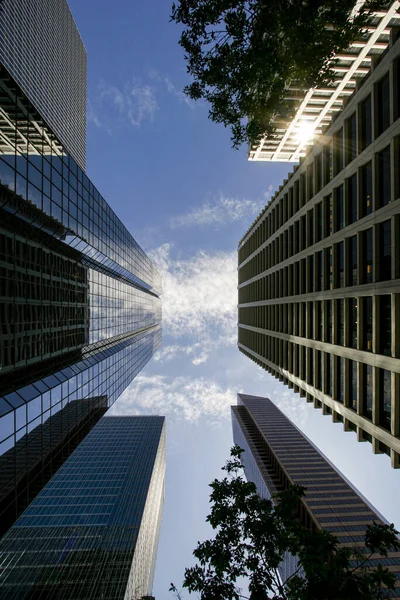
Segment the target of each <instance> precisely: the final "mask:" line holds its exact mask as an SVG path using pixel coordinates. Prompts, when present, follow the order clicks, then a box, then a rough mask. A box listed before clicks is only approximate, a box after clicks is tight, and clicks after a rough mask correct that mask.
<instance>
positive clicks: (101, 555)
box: [0, 417, 165, 600]
mask: <svg viewBox="0 0 400 600" xmlns="http://www.w3.org/2000/svg"><path fill="white" fill-rule="evenodd" d="M164 421H165V419H164V417H104V418H102V419H101V420H100V421H99V423H98V424H97V425H96V427H94V428H93V429H92V431H91V432H90V433H89V434H88V435H87V436H86V438H85V440H84V441H83V442H82V443H81V444H80V445H79V447H78V448H77V449H76V450H75V451H74V452H73V453H72V454H71V456H70V457H69V458H68V460H67V461H66V462H65V463H64V465H63V466H62V467H61V468H60V469H59V470H58V472H57V473H56V475H55V476H54V477H53V478H52V479H51V481H50V482H49V483H48V484H47V485H46V486H45V487H44V488H43V490H42V491H41V492H40V494H39V495H38V496H37V497H36V498H35V500H34V501H33V502H32V503H31V505H30V506H29V507H28V508H27V509H26V510H25V512H24V513H23V514H22V516H21V517H20V518H19V519H18V521H17V522H16V523H15V525H14V526H13V527H12V528H11V529H10V530H9V531H8V533H7V534H6V535H5V536H4V537H3V539H2V540H1V541H0V557H1V558H0V563H1V566H0V596H1V597H4V598H8V599H9V600H17V599H18V600H20V599H21V598H39V597H41V598H46V599H48V600H51V599H54V600H56V599H57V600H63V599H65V600H67V599H68V600H72V599H75V600H88V599H89V598H102V599H103V600H118V599H121V600H124V599H125V598H140V597H141V596H142V595H146V594H150V593H151V590H152V583H153V576H154V567H155V559H156V551H157V544H158V537H159V529H160V521H161V512H162V505H163V500H164V476H165V423H164ZM82 573H84V577H82Z"/></svg>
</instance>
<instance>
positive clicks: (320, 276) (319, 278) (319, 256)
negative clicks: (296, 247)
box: [315, 250, 324, 292]
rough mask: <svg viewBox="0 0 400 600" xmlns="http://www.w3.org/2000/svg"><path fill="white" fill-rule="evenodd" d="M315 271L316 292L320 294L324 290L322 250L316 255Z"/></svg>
mask: <svg viewBox="0 0 400 600" xmlns="http://www.w3.org/2000/svg"><path fill="white" fill-rule="evenodd" d="M315 257H316V270H317V291H319V292H321V291H322V290H323V289H324V273H323V268H322V265H323V260H322V250H320V252H317V253H316V255H315Z"/></svg>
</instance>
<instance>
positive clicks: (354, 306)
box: [238, 35, 400, 467]
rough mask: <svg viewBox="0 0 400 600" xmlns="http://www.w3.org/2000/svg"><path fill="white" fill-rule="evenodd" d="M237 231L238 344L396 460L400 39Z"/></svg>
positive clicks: (399, 428)
mask: <svg viewBox="0 0 400 600" xmlns="http://www.w3.org/2000/svg"><path fill="white" fill-rule="evenodd" d="M392 41H393V43H392V44H391V45H390V46H389V47H388V50H387V52H386V53H385V54H384V55H382V57H381V60H380V61H378V62H377V63H373V65H372V69H371V71H370V72H369V74H368V75H367V76H366V77H365V78H364V79H363V80H362V81H361V82H360V84H359V85H358V88H357V90H356V91H355V92H354V94H353V95H352V96H351V97H350V98H349V99H348V101H347V103H346V105H345V107H344V108H343V109H342V110H340V111H339V112H338V113H337V116H336V118H335V119H334V120H333V122H332V124H331V125H330V126H329V128H328V129H327V130H326V131H325V133H324V135H323V136H321V138H319V140H318V139H317V141H316V142H315V143H314V145H313V146H312V147H311V149H310V150H309V152H308V154H307V156H306V157H305V159H302V160H301V161H300V165H299V166H297V167H295V168H294V171H293V173H291V174H290V175H289V177H288V179H287V180H285V181H284V183H283V185H282V186H281V187H280V188H279V190H278V191H277V193H276V194H275V195H274V197H273V198H272V199H271V201H270V202H269V204H268V205H267V206H266V207H265V209H264V210H263V211H262V212H261V214H260V215H259V216H258V218H257V219H256V221H255V222H254V223H253V225H252V226H251V227H250V229H249V230H248V232H247V233H246V234H245V236H244V237H243V238H242V240H241V241H240V243H239V248H238V258H239V269H238V271H239V286H238V287H239V317H238V321H239V343H238V345H239V349H240V350H241V351H242V352H243V353H244V354H245V355H246V356H248V357H249V358H251V359H252V360H254V361H255V362H256V363H257V364H259V365H260V366H262V367H263V368H264V369H266V370H267V371H269V372H270V373H271V374H273V375H275V376H276V377H278V378H279V379H280V381H282V382H284V383H285V384H286V385H288V386H289V387H290V388H293V389H294V391H296V392H299V393H300V395H301V396H304V397H306V398H307V400H308V401H310V402H314V405H315V406H316V407H321V406H322V407H323V411H324V412H325V413H329V414H332V416H333V420H334V421H341V422H343V423H344V428H345V430H353V431H357V437H358V440H359V441H365V440H368V441H369V442H372V447H373V451H374V452H376V453H382V452H384V453H387V454H388V455H390V456H391V462H392V466H393V467H399V466H400V460H399V458H400V251H399V239H400V163H399V161H400V152H399V148H400V146H399V140H400V138H399V136H400V119H399V117H400V112H399V111H400V102H399V98H400V83H399V82H400V79H399V77H400V41H399V40H397V41H395V36H394V35H392Z"/></svg>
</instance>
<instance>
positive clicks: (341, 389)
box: [336, 356, 344, 402]
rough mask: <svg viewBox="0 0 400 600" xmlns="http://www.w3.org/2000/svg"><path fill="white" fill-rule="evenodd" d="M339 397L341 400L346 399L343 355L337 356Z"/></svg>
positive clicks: (337, 398)
mask: <svg viewBox="0 0 400 600" xmlns="http://www.w3.org/2000/svg"><path fill="white" fill-rule="evenodd" d="M336 360H337V363H336V367H337V382H336V385H337V397H336V400H338V401H339V402H343V401H344V358H342V357H341V356H338V357H337V359H336Z"/></svg>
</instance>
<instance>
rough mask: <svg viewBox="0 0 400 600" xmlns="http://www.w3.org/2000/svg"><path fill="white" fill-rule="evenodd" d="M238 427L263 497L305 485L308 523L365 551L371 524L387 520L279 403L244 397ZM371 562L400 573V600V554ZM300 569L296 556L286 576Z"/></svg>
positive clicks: (249, 472)
mask: <svg viewBox="0 0 400 600" xmlns="http://www.w3.org/2000/svg"><path fill="white" fill-rule="evenodd" d="M232 426H233V439H234V442H235V444H237V445H239V446H240V447H241V448H243V449H244V450H245V452H244V453H243V455H242V462H243V466H244V470H245V474H246V478H247V479H248V480H249V481H252V482H253V483H254V484H255V485H256V487H257V491H258V493H259V494H260V496H262V497H264V498H270V497H271V496H272V495H273V494H276V493H278V492H280V491H283V490H285V489H287V488H288V487H289V486H290V485H301V486H304V487H305V488H306V493H305V496H304V497H303V498H302V499H301V500H300V506H299V518H300V519H301V521H302V522H303V524H304V525H305V526H306V527H308V528H310V529H312V530H315V531H318V530H321V529H324V530H325V531H329V532H331V533H332V534H333V535H335V536H336V537H337V538H338V541H339V543H340V544H341V545H343V546H348V547H355V546H357V547H359V548H360V549H361V551H362V548H364V535H365V531H366V528H367V525H369V524H370V525H372V524H373V522H374V521H375V522H377V523H382V522H383V519H382V517H381V516H380V515H379V514H378V513H377V511H376V510H375V509H374V508H373V507H372V506H371V505H370V504H369V503H368V502H367V501H366V500H365V499H364V498H363V497H362V496H361V495H360V494H359V493H358V492H357V491H356V490H355V489H354V488H353V487H352V486H351V485H350V483H349V482H348V481H347V480H346V479H345V478H344V477H343V475H341V473H339V471H337V469H335V467H334V466H333V465H332V464H331V463H330V462H329V461H328V460H327V459H326V458H325V457H324V456H323V455H322V454H321V452H319V450H317V448H316V447H315V446H314V445H313V444H312V443H311V442H310V441H309V440H308V438H307V437H306V436H305V435H304V434H303V433H301V432H300V431H299V430H298V429H297V427H295V426H294V425H293V423H291V421H290V420H289V419H288V418H287V417H285V415H284V414H283V413H282V412H281V411H280V410H279V409H278V408H277V407H276V406H275V404H273V402H271V401H270V400H268V399H267V398H260V397H258V396H247V395H245V394H238V403H237V406H233V407H232ZM370 560H371V564H372V565H373V564H374V563H376V564H377V563H378V562H379V563H381V564H382V565H383V566H386V567H388V568H389V570H390V571H393V572H395V573H396V576H397V578H398V581H397V587H396V593H395V595H394V596H393V597H396V598H400V552H391V553H389V555H388V557H387V558H380V557H377V556H375V555H374V556H373V557H372V558H371V559H370ZM295 568H296V559H295V557H290V556H287V557H286V560H285V562H284V564H283V565H282V569H281V572H282V578H283V579H286V578H287V577H288V576H290V574H291V573H293V572H294V570H295ZM391 597H392V596H391Z"/></svg>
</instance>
